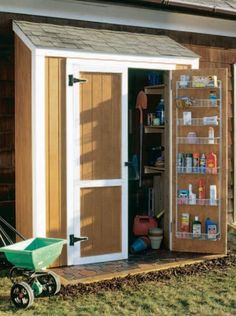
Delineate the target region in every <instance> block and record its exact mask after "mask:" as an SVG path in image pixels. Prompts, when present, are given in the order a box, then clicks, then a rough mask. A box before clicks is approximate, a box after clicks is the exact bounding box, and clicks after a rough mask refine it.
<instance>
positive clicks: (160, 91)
mask: <svg viewBox="0 0 236 316" xmlns="http://www.w3.org/2000/svg"><path fill="white" fill-rule="evenodd" d="M164 90H165V85H164V84H160V85H155V86H145V87H144V92H145V93H146V94H156V95H164Z"/></svg>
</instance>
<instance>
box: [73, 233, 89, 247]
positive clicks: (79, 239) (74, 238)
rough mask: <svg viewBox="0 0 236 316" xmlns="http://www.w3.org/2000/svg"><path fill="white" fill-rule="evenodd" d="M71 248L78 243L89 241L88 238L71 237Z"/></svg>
mask: <svg viewBox="0 0 236 316" xmlns="http://www.w3.org/2000/svg"><path fill="white" fill-rule="evenodd" d="M69 237H70V246H74V245H75V243H76V242H78V241H84V240H88V237H75V235H74V234H73V235H70V236H69Z"/></svg>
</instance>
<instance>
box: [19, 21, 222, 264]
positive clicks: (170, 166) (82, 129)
mask: <svg viewBox="0 0 236 316" xmlns="http://www.w3.org/2000/svg"><path fill="white" fill-rule="evenodd" d="M13 30H14V32H15V117H16V124H15V128H16V131H15V132H16V139H15V142H16V145H15V151H16V227H17V229H18V230H19V231H21V233H22V234H23V235H25V236H26V237H28V236H29V237H30V236H32V235H34V236H48V237H50V236H53V237H63V238H66V239H68V241H69V242H70V245H69V246H68V247H67V251H65V253H64V254H63V255H62V257H61V258H60V262H58V264H59V265H63V264H67V265H71V264H81V263H94V262H101V261H112V260H118V259H124V258H127V257H128V237H129V230H130V231H131V229H130V228H129V227H130V226H131V222H132V221H131V220H130V219H129V214H128V213H129V212H128V209H129V208H131V209H132V205H135V202H134V200H135V196H137V194H138V188H137V183H138V182H137V179H136V180H135V179H129V176H130V173H128V166H129V165H130V164H129V161H130V159H131V157H133V156H134V155H133V154H134V153H136V152H137V151H138V150H140V147H141V145H140V144H139V145H138V144H136V138H137V137H136V134H137V131H139V128H140V126H139V125H138V124H137V117H136V114H135V113H137V109H135V101H134V100H135V98H136V95H137V92H138V90H137V89H141V90H143V91H144V92H145V94H146V95H147V96H148V98H149V95H150V100H151V99H152V98H153V96H156V97H155V98H156V99H152V101H150V104H151V103H152V105H150V108H149V110H148V111H144V116H145V117H144V121H145V122H144V125H145V128H144V130H143V131H144V134H146V135H145V137H146V136H147V137H146V138H147V139H148V140H146V143H148V142H156V144H158V145H163V143H162V142H164V146H163V147H164V148H165V164H164V167H163V168H162V166H161V167H156V166H153V165H152V166H151V165H150V161H149V157H148V154H147V152H146V154H145V153H143V159H144V161H143V164H141V172H139V175H138V177H139V179H138V180H140V178H141V177H143V182H142V184H144V182H145V183H147V185H146V188H147V189H150V187H153V188H154V191H155V188H156V187H163V188H164V192H165V193H164V195H163V196H164V200H163V201H162V202H163V205H164V209H165V213H164V219H163V223H162V225H163V229H164V240H165V245H166V247H167V248H169V249H170V250H179V251H194V252H203V253H225V252H226V214H227V207H226V204H227V171H228V166H227V161H228V160H227V104H228V98H227V91H228V87H227V78H228V74H227V70H226V69H222V68H219V69H198V68H199V56H198V55H197V54H196V53H194V52H192V51H191V50H189V49H187V48H186V47H184V46H182V45H180V44H179V43H177V42H176V41H174V40H172V39H171V38H169V37H167V36H158V35H150V34H138V33H129V32H121V31H110V30H96V29H89V28H81V27H72V26H61V25H54V24H44V23H35V22H27V21H14V22H13ZM153 73H154V74H155V76H156V77H158V78H161V79H160V82H155V83H154V84H153V83H150V82H149V81H148V80H147V78H148V77H149V78H150V76H151V75H152V74H153ZM180 76H185V78H188V79H187V81H189V82H190V81H191V82H192V80H191V79H190V78H193V76H195V77H196V78H200V77H204V78H211V81H210V83H209V86H208V85H205V86H194V85H193V86H192V85H191V86H188V85H187V86H186V87H185V86H181V85H179V82H180ZM145 78H146V79H145ZM212 78H213V79H212ZM145 80H146V81H145ZM194 80H195V79H194ZM196 80H197V79H196ZM212 80H213V81H212ZM212 82H213V83H212ZM184 88H186V91H183V89H184ZM201 89H202V90H201ZM212 89H213V90H214V92H215V91H216V99H217V101H216V104H214V105H213V106H212V104H211V103H209V98H208V95H209V93H210V91H211V90H212ZM186 93H187V96H188V97H191V99H193V100H201V102H200V101H199V102H200V104H199V103H194V104H192V105H193V109H192V111H191V113H192V116H193V118H192V121H191V122H192V124H191V125H193V126H194V132H195V133H197V142H191V141H189V140H188V139H187V135H188V133H190V132H192V130H191V128H192V126H190V127H189V126H185V124H184V123H183V122H182V116H181V115H182V114H183V113H182V112H183V109H178V110H177V106H176V100H177V99H178V100H179V98H180V101H182V100H183V98H184V97H186ZM160 98H164V100H165V106H166V108H165V112H166V113H165V115H166V124H165V127H163V126H159V125H158V126H153V124H148V122H147V115H148V114H151V112H153V111H154V110H153V109H154V107H155V103H156V102H157V101H158V100H160ZM178 111H179V112H178ZM181 111H182V112H181ZM186 111H187V110H186ZM186 111H185V112H186ZM188 112H189V111H188ZM210 118H212V120H213V123H212V122H211V123H207V124H204V123H203V122H205V120H210ZM194 120H195V121H194ZM212 125H213V128H214V130H215V136H214V137H213V143H210V142H209V139H208V134H207V133H208V127H212ZM206 131H207V132H206ZM186 141H187V143H186ZM144 142H145V139H144ZM144 145H145V143H144ZM149 145H150V144H149ZM186 145H187V147H186ZM196 151H198V152H199V151H200V152H204V153H206V152H207V153H208V154H209V153H210V152H214V153H215V154H216V155H217V158H218V159H217V160H218V164H217V165H216V166H215V168H216V169H214V170H213V172H209V174H206V175H205V174H204V175H202V174H200V172H192V169H191V172H190V173H188V172H186V170H184V172H183V174H182V175H179V172H178V171H179V170H178V169H177V168H176V166H177V156H178V154H179V153H184V154H187V153H194V152H196ZM139 162H140V161H139ZM145 163H147V164H145ZM132 167H133V166H132ZM181 167H183V168H185V167H184V166H181ZM162 169H163V170H162ZM215 171H216V172H215ZM203 173H204V172H203ZM180 174H181V172H180ZM150 177H151V180H150ZM202 177H204V178H205V180H204V181H205V186H206V188H207V192H208V191H209V187H210V185H213V186H215V187H216V188H217V196H216V197H215V202H214V203H213V204H211V203H212V202H211V201H210V195H209V194H210V193H209V192H208V193H206V196H205V197H204V198H203V200H204V201H203V200H202V201H199V199H197V201H196V203H195V204H194V205H191V204H190V203H188V201H187V203H186V204H184V205H183V204H181V203H180V202H181V201H182V200H181V201H180V200H179V198H180V196H178V194H179V188H180V187H181V188H182V189H183V188H185V187H186V186H188V185H189V184H190V183H191V182H192V186H193V190H194V191H197V190H198V188H197V186H198V183H199V180H201V178H202ZM132 181H133V182H132ZM135 181H136V182H135ZM150 182H151V183H152V184H151V185H150V184H149V183H150ZM132 183H133V184H132ZM134 183H135V184H134ZM128 186H129V190H128ZM26 192H27V194H26ZM149 192H151V191H150V190H149ZM130 205H131V206H130ZM186 205H187V213H189V214H190V216H191V217H194V216H195V215H197V213H196V209H197V212H199V217H200V219H201V221H202V222H204V221H205V220H206V217H210V218H211V219H212V220H214V222H215V223H216V226H217V232H215V235H214V237H213V239H212V240H209V238H208V235H207V233H206V232H205V227H204V226H202V232H201V234H200V238H195V237H196V236H194V235H193V233H192V232H189V234H188V232H187V233H186V231H185V232H184V231H182V230H181V216H182V214H183V213H184V214H186ZM141 211H142V210H141ZM132 215H133V214H132ZM155 215H157V214H155ZM80 235H86V236H88V237H89V240H88V241H86V242H84V243H83V244H81V246H80V245H79V243H78V244H77V243H76V238H77V237H79V236H80Z"/></svg>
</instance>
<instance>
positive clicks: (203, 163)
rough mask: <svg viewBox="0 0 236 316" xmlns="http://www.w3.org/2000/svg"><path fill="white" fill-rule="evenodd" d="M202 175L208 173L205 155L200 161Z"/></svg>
mask: <svg viewBox="0 0 236 316" xmlns="http://www.w3.org/2000/svg"><path fill="white" fill-rule="evenodd" d="M199 167H200V173H206V155H205V154H204V153H203V154H201V156H200V161H199Z"/></svg>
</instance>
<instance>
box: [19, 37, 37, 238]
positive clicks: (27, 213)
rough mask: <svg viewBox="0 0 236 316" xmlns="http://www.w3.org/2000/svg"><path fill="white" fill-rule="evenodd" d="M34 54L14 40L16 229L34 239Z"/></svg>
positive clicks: (20, 42) (21, 43)
mask: <svg viewBox="0 0 236 316" xmlns="http://www.w3.org/2000/svg"><path fill="white" fill-rule="evenodd" d="M31 89H32V87H31V52H30V50H29V49H28V48H27V47H26V46H25V45H24V43H23V42H22V41H21V40H20V39H19V38H18V37H17V36H16V38H15V116H16V117H17V120H15V151H16V158H15V163H16V229H17V230H18V231H19V232H20V233H21V234H22V235H24V236H25V237H26V238H29V237H32V233H33V231H32V227H33V224H32V209H33V208H32V126H31V123H32V120H31Z"/></svg>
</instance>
